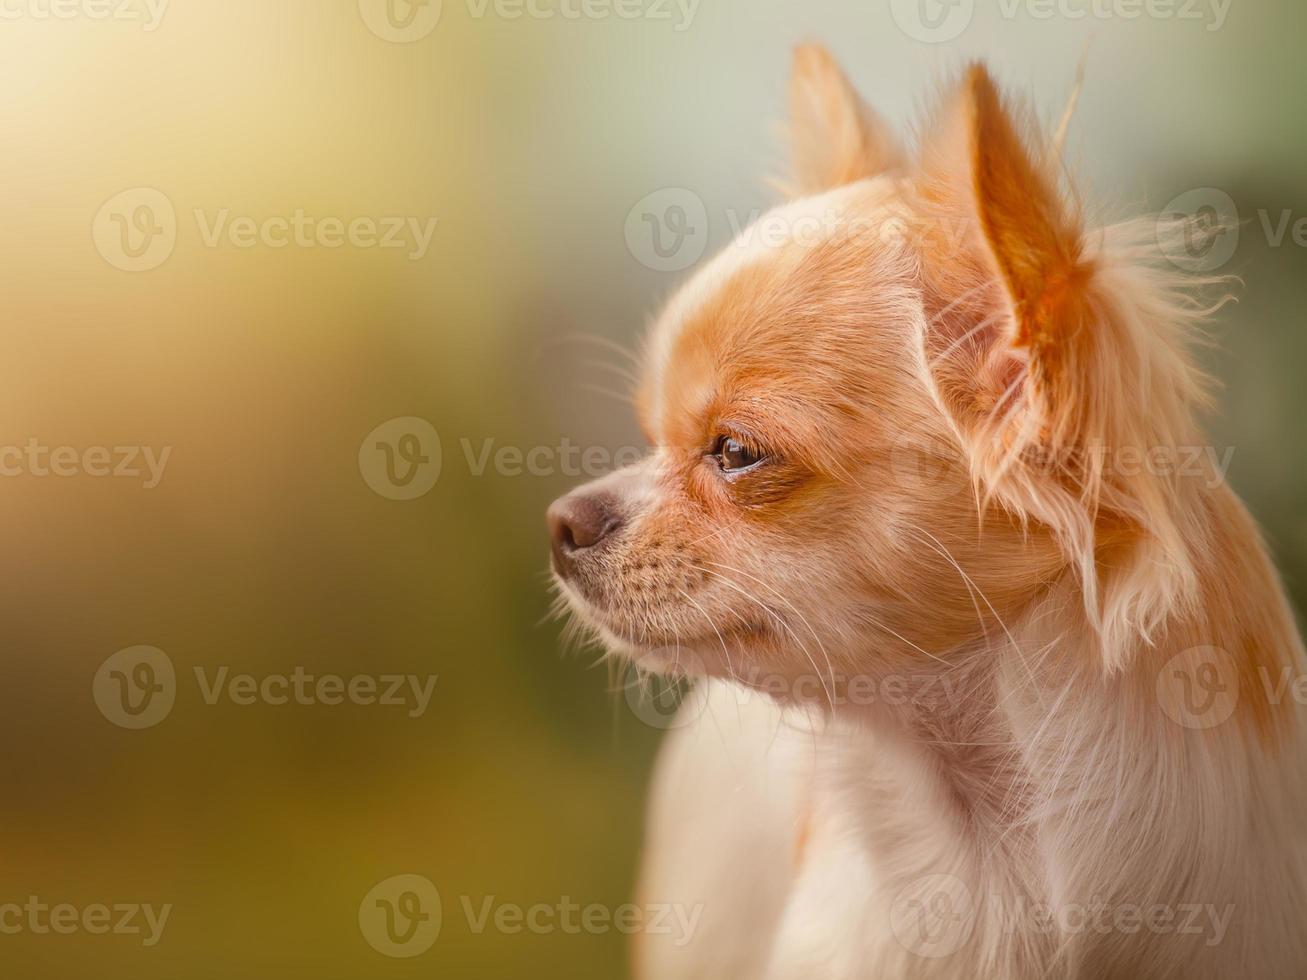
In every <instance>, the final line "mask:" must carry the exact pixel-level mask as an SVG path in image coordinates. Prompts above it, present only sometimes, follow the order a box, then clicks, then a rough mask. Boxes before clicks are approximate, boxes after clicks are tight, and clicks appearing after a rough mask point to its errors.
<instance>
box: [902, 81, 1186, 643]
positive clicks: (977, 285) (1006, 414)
mask: <svg viewBox="0 0 1307 980" xmlns="http://www.w3.org/2000/svg"><path fill="white" fill-rule="evenodd" d="M1035 132H1036V127H1035V126H1034V125H1033V123H1031V122H1030V121H1028V120H1024V119H1022V118H1021V117H1020V116H1019V115H1018V114H1016V113H1014V112H1012V111H1011V110H1010V109H1009V107H1007V106H1005V105H1004V103H1003V100H1002V99H1001V97H1000V95H999V92H998V89H997V88H996V86H995V84H994V82H993V80H992V79H991V78H990V76H989V73H988V72H987V71H986V70H985V69H984V68H983V67H982V66H979V65H975V66H973V67H971V68H970V69H969V70H968V71H967V72H966V73H965V74H964V76H963V78H962V79H961V81H960V83H959V84H958V85H957V86H956V87H955V88H954V90H953V91H952V92H951V93H950V94H949V95H948V97H947V98H946V99H945V101H944V103H943V105H942V107H941V109H940V111H939V112H938V113H937V115H936V117H935V118H934V120H933V121H932V123H931V125H930V126H928V127H927V129H926V132H925V134H924V138H923V143H922V150H921V152H922V159H921V161H920V165H919V168H918V170H917V171H916V173H915V176H914V181H913V184H914V187H915V198H916V204H917V208H918V212H917V214H918V220H919V222H920V225H921V226H920V229H919V231H920V232H921V234H920V239H921V243H922V247H921V249H920V256H921V264H922V273H923V286H924V296H925V305H926V321H925V322H924V323H923V335H922V338H921V350H922V354H923V357H922V367H923V370H924V372H925V376H926V379H927V381H928V382H929V384H930V386H931V390H932V392H933V393H934V395H935V397H936V399H937V401H938V402H939V404H940V406H941V408H942V409H943V410H944V412H945V414H946V416H947V417H948V418H949V420H950V421H951V423H952V424H953V427H954V429H955V431H956V432H957V434H958V436H959V439H960V441H961V443H962V445H963V447H964V448H965V449H966V451H967V453H968V455H969V457H970V462H971V469H972V474H973V478H974V480H975V483H976V486H977V490H978V492H979V493H980V494H981V495H982V496H983V498H984V499H986V500H997V501H999V502H1000V503H1001V504H1002V505H1003V506H1004V507H1005V508H1006V509H1008V510H1009V511H1010V512H1012V513H1014V514H1017V515H1019V516H1020V517H1021V518H1022V519H1023V520H1035V521H1038V522H1039V523H1041V524H1043V525H1044V526H1046V527H1048V528H1050V529H1051V530H1052V531H1053V532H1054V533H1055V534H1056V536H1057V537H1058V538H1059V540H1060V541H1061V543H1062V545H1063V547H1064V550H1065V551H1066V553H1067V555H1068V557H1069V558H1071V559H1072V560H1073V562H1074V563H1075V564H1076V565H1077V566H1078V568H1079V571H1080V573H1081V579H1082V581H1083V582H1084V587H1085V595H1086V599H1087V602H1088V604H1089V605H1090V607H1091V608H1090V610H1089V611H1090V613H1091V616H1092V617H1093V618H1094V619H1095V621H1096V622H1097V624H1098V625H1099V626H1100V628H1101V630H1102V632H1103V634H1104V636H1107V635H1109V634H1115V635H1116V636H1118V637H1119V635H1121V633H1120V631H1121V630H1124V629H1127V628H1129V629H1135V630H1139V631H1142V633H1143V634H1144V635H1145V636H1147V635H1148V634H1149V633H1150V632H1152V631H1154V630H1156V629H1158V628H1159V627H1160V624H1161V623H1162V622H1163V620H1164V619H1165V617H1166V615H1167V614H1168V613H1169V611H1170V610H1172V609H1173V608H1175V607H1176V605H1177V604H1179V603H1181V602H1183V601H1187V599H1188V597H1189V596H1190V595H1191V594H1192V590H1193V586H1194V580H1193V574H1194V573H1193V570H1192V564H1191V561H1190V557H1189V556H1190V552H1191V548H1193V547H1195V546H1198V545H1197V544H1196V543H1195V533H1196V532H1194V530H1193V528H1194V527H1195V526H1197V525H1195V524H1194V522H1193V521H1191V520H1190V514H1191V513H1192V509H1193V507H1194V506H1196V505H1195V504H1194V498H1193V491H1192V488H1191V487H1189V486H1186V485H1182V483H1181V481H1179V480H1178V479H1177V478H1176V476H1175V475H1174V473H1167V472H1153V471H1151V470H1150V469H1149V468H1148V467H1145V468H1144V469H1143V471H1139V468H1138V467H1134V468H1133V470H1132V471H1131V472H1126V471H1125V470H1124V463H1123V464H1122V465H1121V466H1115V465H1114V462H1115V461H1116V460H1117V454H1124V453H1131V454H1136V455H1137V454H1147V453H1150V452H1154V451H1156V450H1158V449H1161V450H1163V451H1166V452H1169V453H1172V454H1173V453H1175V452H1176V451H1177V449H1178V447H1181V446H1185V445H1192V444H1193V443H1192V440H1193V439H1194V438H1195V437H1196V436H1195V432H1196V429H1195V424H1194V411H1195V408H1196V407H1198V406H1200V405H1201V404H1202V403H1203V402H1204V400H1205V392H1204V391H1203V387H1204V385H1203V381H1204V378H1203V375H1202V374H1201V372H1200V371H1199V370H1197V369H1196V367H1195V366H1194V364H1193V363H1192V361H1191V360H1190V359H1189V356H1188V353H1187V344H1186V338H1185V336H1184V332H1185V329H1186V328H1188V327H1189V326H1191V325H1192V324H1193V323H1195V322H1197V321H1198V320H1199V319H1200V318H1201V313H1200V312H1199V310H1198V306H1199V304H1194V303H1191V302H1188V301H1186V300H1184V299H1181V298H1177V297H1181V296H1182V295H1183V292H1184V290H1183V284H1181V283H1179V282H1178V281H1177V278H1176V274H1175V273H1174V271H1172V272H1167V271H1166V270H1165V268H1164V267H1163V266H1161V265H1156V266H1154V265H1150V264H1149V262H1148V261H1145V259H1144V257H1145V256H1147V255H1148V254H1150V253H1149V247H1150V246H1148V244H1147V243H1146V242H1145V241H1144V240H1143V235H1142V231H1141V230H1135V231H1133V232H1130V234H1133V235H1134V236H1135V237H1134V238H1129V237H1125V234H1126V233H1125V232H1120V233H1119V234H1120V235H1121V236H1122V237H1121V239H1120V240H1119V241H1114V240H1113V237H1114V236H1116V235H1118V230H1117V229H1108V230H1106V231H1105V232H1104V233H1102V234H1100V235H1098V236H1094V237H1090V236H1086V235H1085V233H1084V230H1083V227H1082V221H1081V217H1080V214H1079V209H1078V207H1077V206H1075V205H1074V204H1073V203H1071V202H1070V201H1068V199H1067V195H1065V194H1063V193H1062V192H1061V191H1060V189H1059V179H1058V178H1059V175H1058V173H1056V172H1055V170H1054V167H1055V166H1056V165H1057V161H1056V160H1055V159H1054V156H1055V155H1054V154H1052V153H1050V152H1046V151H1042V150H1033V149H1032V148H1031V146H1030V145H1028V143H1027V142H1026V140H1025V139H1024V138H1023V133H1031V134H1033V133H1035ZM1150 230H1151V231H1152V233H1153V235H1154V237H1155V235H1156V229H1155V228H1152V229H1150ZM1121 458H1122V459H1124V456H1122V457H1121ZM1132 458H1134V457H1132ZM1122 542H1125V543H1122ZM1105 546H1113V547H1118V546H1119V548H1120V549H1126V552H1124V553H1114V554H1113V555H1112V556H1111V559H1110V560H1109V561H1107V562H1106V563H1104V564H1102V565H1100V552H1101V551H1102V549H1103V548H1104V547H1105ZM1104 568H1110V569H1111V571H1110V572H1107V571H1103V569H1104ZM1100 578H1106V581H1100ZM1113 582H1115V585H1113ZM1100 586H1101V589H1100ZM1100 596H1101V602H1100V600H1099V597H1100ZM1105 643H1106V641H1105ZM1106 645H1107V647H1109V648H1112V649H1117V648H1119V644H1118V645H1116V646H1113V644H1112V643H1107V644H1106Z"/></svg>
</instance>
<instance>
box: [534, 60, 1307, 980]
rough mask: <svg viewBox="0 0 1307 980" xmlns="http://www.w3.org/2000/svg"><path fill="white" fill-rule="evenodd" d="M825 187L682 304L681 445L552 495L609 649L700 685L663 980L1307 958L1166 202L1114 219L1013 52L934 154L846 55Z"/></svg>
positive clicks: (1294, 719)
mask: <svg viewBox="0 0 1307 980" xmlns="http://www.w3.org/2000/svg"><path fill="white" fill-rule="evenodd" d="M792 102H793V106H792V110H793V116H794V118H793V139H794V156H795V166H794V173H793V175H792V181H791V184H790V190H791V196H792V200H791V201H790V202H789V203H787V204H786V205H784V206H783V207H781V208H779V209H777V210H776V211H774V212H772V213H771V214H769V215H768V216H767V217H765V218H764V219H763V220H762V221H761V222H760V223H759V225H758V226H755V228H753V229H750V230H749V231H746V232H745V233H743V234H742V235H741V236H740V237H739V239H738V240H737V241H736V242H735V243H734V244H732V245H731V246H729V247H728V248H727V249H726V250H725V252H724V253H722V254H721V255H720V256H718V257H717V258H716V259H714V260H713V261H712V262H710V263H708V264H707V265H706V266H705V267H704V268H703V269H702V270H701V271H699V272H698V273H697V275H695V276H694V277H693V279H692V280H691V281H690V282H689V284H688V285H686V286H685V287H684V288H683V289H682V290H681V291H680V292H679V293H678V294H677V295H676V297H675V298H674V299H673V300H672V302H671V303H670V304H669V306H668V307H667V309H666V310H665V311H664V312H663V314H662V315H661V317H660V318H659V320H658V322H657V324H656V327H655V329H654V331H653V333H652V336H651V338H650V341H649V344H648V349H647V358H646V367H645V374H644V379H643V385H642V387H641V389H640V391H639V393H638V409H639V413H640V417H641V422H642V425H643V427H644V429H645V431H646V433H647V435H648V437H649V439H650V442H651V443H652V444H653V446H654V447H655V449H654V451H653V452H652V453H651V454H650V455H649V456H648V458H647V459H646V460H645V461H644V462H642V463H640V464H638V465H636V466H633V467H629V468H627V469H625V470H622V471H620V472H618V473H616V474H613V475H612V476H610V477H606V478H604V479H601V480H598V481H596V482H594V483H592V484H590V485H588V486H586V487H584V488H582V489H580V490H578V491H576V492H574V493H572V494H569V495H568V496H567V497H564V498H563V499H561V500H560V501H558V502H557V503H556V504H555V505H554V506H553V507H552V508H551V510H550V515H549V517H550V525H551V530H552V534H553V546H554V566H555V570H556V573H557V581H558V583H559V588H560V589H561V591H562V592H563V593H564V594H565V596H566V597H567V599H568V601H569V602H570V604H571V605H572V607H573V609H574V610H575V611H576V612H577V613H578V614H579V617H580V619H581V620H582V621H583V622H584V623H585V624H586V626H587V627H589V628H590V629H591V630H593V631H594V633H595V634H596V636H597V637H598V638H600V639H601V640H602V641H603V643H604V644H605V645H606V646H607V648H608V649H610V650H611V651H613V652H614V653H616V654H619V655H621V656H624V657H627V658H630V659H632V660H634V661H635V662H636V663H637V664H639V665H640V666H641V667H643V668H646V669H648V670H651V671H656V672H670V671H674V670H685V671H688V672H690V673H691V674H693V675H695V676H697V677H699V678H701V680H700V681H699V684H698V687H697V688H696V691H695V693H694V695H693V696H692V698H691V699H690V701H689V702H688V703H687V704H686V705H685V706H684V707H683V709H682V710H683V715H682V718H681V722H682V723H683V724H681V725H680V727H678V728H677V730H676V731H675V733H674V734H673V735H672V736H671V737H670V739H669V741H668V743H667V745H666V747H665V750H664V754H663V757H662V760H661V763H660V766H659V771H658V775H657V779H656V786H655V790H654V800H653V804H652V812H651V817H650V827H649V831H648V851H647V856H646V864H645V870H644V874H643V882H642V897H643V898H644V899H645V900H646V901H647V902H649V903H655V902H656V903H676V904H680V905H683V906H685V907H686V908H694V909H696V910H698V911H699V912H701V916H700V917H699V918H698V919H697V920H696V921H697V922H698V923H699V925H698V928H697V930H696V931H695V933H694V935H693V936H683V937H664V936H661V935H655V934H653V930H650V934H649V935H646V936H644V937H642V940H641V942H640V944H639V948H638V949H637V953H636V958H637V963H638V970H637V972H638V973H639V975H640V976H642V977H646V978H650V980H680V978H687V980H688V978H698V980H854V978H858V980H861V978H868V980H885V978H899V977H914V978H916V977H920V978H959V980H962V978H965V980H975V978H981V977H984V978H996V980H1024V978H1036V977H1038V978H1049V977H1063V978H1065V977H1080V978H1093V980H1099V978H1129V980H1139V978H1175V980H1203V978H1210V980H1217V978H1220V980H1231V978H1236V977H1237V978H1248V980H1269V978H1283V980H1290V978H1298V980H1300V978H1303V977H1307V940H1305V939H1304V930H1303V923H1304V916H1305V915H1307V895H1305V894H1304V891H1305V881H1307V871H1305V860H1304V846H1303V841H1304V824H1307V799H1305V794H1304V767H1303V759H1302V755H1301V746H1302V732H1303V717H1302V711H1301V709H1300V705H1301V702H1302V700H1303V698H1304V695H1307V684H1304V682H1303V679H1302V667H1303V650H1302V644H1301V640H1300V639H1299V637H1298V634H1297V632H1296V629H1295V626H1294V623H1293V619H1292V616H1291V614H1290V612H1289V610H1288V608H1287V605H1286V602H1285V599H1284V595H1283V592H1282V589H1281V586H1280V584H1279V582H1278V580H1277V577H1276V575H1275V572H1274V570H1273V568H1272V566H1271V563H1270V561H1269V560H1268V558H1267V555H1266V551H1265V548H1264V547H1263V545H1262V542H1261V540H1260V538H1259V535H1258V532H1257V530H1256V528H1255V527H1254V525H1253V522H1252V521H1251V520H1250V519H1249V517H1248V515H1247V513H1246V512H1245V510H1244V508H1243V507H1242V506H1241V504H1240V503H1239V501H1238V500H1237V499H1236V498H1235V496H1234V495H1233V493H1232V492H1231V491H1230V490H1229V488H1228V487H1227V486H1226V485H1225V484H1224V482H1223V481H1222V479H1221V477H1222V475H1223V473H1222V471H1221V468H1220V466H1219V465H1217V463H1216V460H1217V458H1218V457H1217V455H1214V454H1213V453H1211V452H1210V451H1208V450H1205V449H1204V448H1203V447H1204V445H1205V443H1204V439H1203V436H1202V435H1201V433H1200V430H1199V428H1198V424H1197V421H1196V415H1197V413H1198V412H1199V410H1200V409H1201V408H1202V407H1203V406H1204V404H1205V403H1206V400H1207V395H1206V387H1207V386H1206V383H1205V380H1204V378H1203V377H1202V375H1201V374H1200V372H1199V371H1198V369H1197V368H1196V366H1195V364H1194V362H1193V360H1192V359H1191V356H1190V354H1189V351H1188V346H1189V344H1190V342H1191V338H1190V336H1189V335H1190V334H1191V333H1192V332H1193V330H1194V328H1195V326H1196V325H1197V324H1198V323H1199V322H1200V321H1201V320H1202V319H1203V318H1204V317H1205V316H1206V315H1207V314H1208V313H1209V312H1210V309H1209V308H1205V307H1204V305H1203V304H1202V303H1201V302H1200V301H1199V300H1198V299H1197V298H1196V297H1195V287H1196V286H1199V285H1202V283H1195V281H1193V280H1192V279H1191V278H1189V277H1187V276H1186V275H1185V274H1184V273H1183V272H1182V271H1180V270H1179V269H1177V268H1176V267H1174V266H1171V265H1168V263H1167V262H1166V261H1165V260H1164V259H1163V258H1162V251H1161V249H1160V248H1159V243H1158V234H1159V229H1160V234H1161V235H1162V236H1163V237H1165V236H1166V235H1169V234H1173V233H1174V234H1184V233H1185V231H1186V229H1185V228H1184V227H1179V226H1174V227H1173V226H1169V225H1167V224H1166V223H1165V222H1163V223H1160V224H1159V223H1158V222H1154V221H1139V222H1132V223H1127V224H1124V225H1115V226H1111V227H1106V228H1092V229H1091V228H1087V227H1086V226H1085V223H1084V221H1083V219H1082V215H1081V213H1080V211H1079V209H1078V208H1077V207H1076V206H1075V205H1074V204H1073V203H1072V202H1071V201H1070V200H1069V193H1068V192H1067V191H1066V190H1064V189H1063V188H1062V186H1061V185H1062V183H1063V178H1062V175H1061V173H1060V164H1059V160H1058V153H1057V151H1056V150H1048V149H1045V148H1043V147H1042V146H1041V145H1039V144H1038V143H1037V142H1036V141H1035V140H1034V138H1033V136H1034V131H1033V127H1032V126H1030V125H1029V124H1028V123H1027V122H1026V121H1025V120H1024V119H1021V118H1018V117H1016V116H1015V115H1014V113H1013V111H1012V109H1011V107H1010V106H1009V105H1007V104H1005V102H1004V101H1003V100H1002V98H1001V97H1000V95H999V93H998V92H997V90H996V88H995V85H994V83H993V82H992V80H991V78H990V76H989V74H988V73H987V72H986V71H985V69H984V68H983V67H980V66H975V67H972V68H971V69H969V70H968V71H966V72H965V73H964V74H963V75H962V76H961V78H960V79H959V80H958V81H957V82H956V83H955V84H954V85H953V86H952V87H951V90H950V91H948V92H947V93H946V95H945V96H944V97H943V98H942V100H941V102H940V104H939V106H938V108H937V110H936V111H935V112H934V113H933V115H932V117H931V118H930V119H929V120H928V122H927V124H926V125H925V126H924V127H923V130H922V135H921V139H920V143H919V146H918V148H917V149H916V151H915V152H913V153H911V154H909V153H907V152H905V151H904V149H902V148H901V147H900V145H899V143H898V142H897V140H896V139H895V138H894V137H893V136H892V135H891V134H890V133H889V132H888V131H887V130H886V128H885V126H884V124H883V123H882V122H881V120H880V119H879V118H878V117H877V116H876V115H875V114H874V113H873V112H872V111H870V110H869V109H868V108H867V107H866V106H865V105H864V104H863V103H862V101H861V100H860V99H859V98H858V96H857V94H856V93H855V92H854V91H853V90H852V88H851V87H850V86H849V84H848V82H847V80H846V79H845V77H844V76H843V74H842V73H841V72H840V70H839V69H838V67H837V66H836V65H835V63H834V62H833V61H832V60H831V59H830V57H829V56H828V55H827V54H826V53H825V52H824V51H823V50H821V49H819V48H815V47H805V48H802V49H800V51H799V54H798V58H797V63H796V68H795V75H794V80H793V89H792Z"/></svg>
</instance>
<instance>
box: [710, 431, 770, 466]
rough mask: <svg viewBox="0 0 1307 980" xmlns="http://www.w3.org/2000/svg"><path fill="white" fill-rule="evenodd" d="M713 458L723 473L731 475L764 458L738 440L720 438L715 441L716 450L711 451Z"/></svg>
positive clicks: (754, 464) (725, 437)
mask: <svg viewBox="0 0 1307 980" xmlns="http://www.w3.org/2000/svg"><path fill="white" fill-rule="evenodd" d="M713 458H714V459H716V460H717V462H718V464H719V465H720V466H721V468H722V470H723V471H725V472H727V473H732V472H739V471H740V470H747V469H749V467H751V466H756V465H758V464H759V463H761V462H762V461H763V460H764V459H765V458H766V457H765V456H764V455H763V454H762V453H760V452H758V451H756V450H754V449H751V448H749V447H748V446H746V445H745V444H744V443H742V442H740V441H739V440H738V439H732V438H731V437H730V436H722V437H721V438H720V439H718V440H717V446H716V448H714V449H713Z"/></svg>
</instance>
